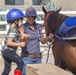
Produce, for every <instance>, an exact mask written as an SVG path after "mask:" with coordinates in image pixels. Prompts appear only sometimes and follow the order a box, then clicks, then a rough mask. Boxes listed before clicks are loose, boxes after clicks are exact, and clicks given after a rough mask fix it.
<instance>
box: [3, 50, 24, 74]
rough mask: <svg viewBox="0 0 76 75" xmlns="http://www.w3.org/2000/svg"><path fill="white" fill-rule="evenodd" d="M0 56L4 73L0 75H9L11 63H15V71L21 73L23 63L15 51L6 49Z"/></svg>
mask: <svg viewBox="0 0 76 75" xmlns="http://www.w3.org/2000/svg"><path fill="white" fill-rule="evenodd" d="M2 55H3V58H4V71H3V72H2V75H9V72H10V71H11V64H12V62H15V63H16V64H17V68H16V70H21V71H22V69H23V65H24V63H23V61H22V59H21V58H20V57H19V56H18V55H17V54H16V52H15V51H10V49H6V50H3V51H2Z"/></svg>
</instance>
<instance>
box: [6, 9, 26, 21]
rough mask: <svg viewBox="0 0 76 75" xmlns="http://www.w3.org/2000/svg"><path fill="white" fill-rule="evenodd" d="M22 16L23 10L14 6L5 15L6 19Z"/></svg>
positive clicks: (11, 19)
mask: <svg viewBox="0 0 76 75" xmlns="http://www.w3.org/2000/svg"><path fill="white" fill-rule="evenodd" d="M24 17H25V15H24V14H23V12H22V11H21V10H20V9H16V8H13V9H11V10H10V11H9V12H8V13H7V15H6V19H7V21H13V20H16V19H20V18H24Z"/></svg>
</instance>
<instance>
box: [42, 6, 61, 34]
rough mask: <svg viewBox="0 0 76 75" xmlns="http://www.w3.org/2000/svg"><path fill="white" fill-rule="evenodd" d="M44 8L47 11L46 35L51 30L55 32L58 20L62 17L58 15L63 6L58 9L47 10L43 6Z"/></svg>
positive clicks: (45, 21)
mask: <svg viewBox="0 0 76 75" xmlns="http://www.w3.org/2000/svg"><path fill="white" fill-rule="evenodd" d="M42 10H43V12H44V13H45V16H44V26H45V31H46V35H49V33H50V32H51V33H53V34H54V33H55V30H56V28H57V22H58V20H59V19H60V17H58V16H59V12H60V10H61V8H60V9H58V10H57V11H54V10H51V11H48V12H47V11H46V9H45V8H44V7H43V6H42Z"/></svg>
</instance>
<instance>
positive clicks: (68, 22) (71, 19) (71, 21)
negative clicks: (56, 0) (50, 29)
mask: <svg viewBox="0 0 76 75" xmlns="http://www.w3.org/2000/svg"><path fill="white" fill-rule="evenodd" d="M65 24H66V25H68V26H73V25H76V17H69V18H67V19H66V20H65Z"/></svg>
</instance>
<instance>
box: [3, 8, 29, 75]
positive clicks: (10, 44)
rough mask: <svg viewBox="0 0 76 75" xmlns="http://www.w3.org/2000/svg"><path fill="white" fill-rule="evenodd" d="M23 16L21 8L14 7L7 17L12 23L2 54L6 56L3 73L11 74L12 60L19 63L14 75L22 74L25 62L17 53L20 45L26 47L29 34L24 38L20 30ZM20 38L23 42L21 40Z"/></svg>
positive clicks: (4, 74) (5, 74)
mask: <svg viewBox="0 0 76 75" xmlns="http://www.w3.org/2000/svg"><path fill="white" fill-rule="evenodd" d="M23 18H24V14H23V12H22V11H21V10H19V9H15V8H14V9H11V10H10V11H9V12H8V13H7V16H6V19H7V22H8V23H9V24H10V29H9V31H8V33H7V36H6V38H5V46H4V49H3V51H2V55H3V58H4V71H3V72H2V75H9V72H10V71H11V64H12V62H15V63H16V64H17V68H16V69H15V71H14V75H22V69H23V65H24V63H23V61H22V59H21V58H20V57H19V56H18V55H17V54H16V50H17V48H18V46H19V47H21V48H22V47H24V46H25V44H26V42H25V41H27V39H28V35H27V34H25V36H26V39H25V38H24V36H23V39H22V37H21V34H20V31H19V27H20V26H21V25H22V23H23V22H22V21H23ZM20 37H21V38H20ZM19 40H20V41H21V42H19ZM23 40H25V41H23Z"/></svg>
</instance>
